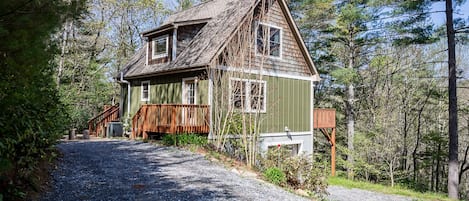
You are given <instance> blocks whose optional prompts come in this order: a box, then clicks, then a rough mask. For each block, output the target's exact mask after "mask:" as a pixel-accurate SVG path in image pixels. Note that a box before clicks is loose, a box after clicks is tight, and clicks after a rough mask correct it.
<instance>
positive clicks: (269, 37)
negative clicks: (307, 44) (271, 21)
mask: <svg viewBox="0 0 469 201" xmlns="http://www.w3.org/2000/svg"><path fill="white" fill-rule="evenodd" d="M256 34H257V38H256V49H257V53H259V54H264V55H269V56H272V57H281V55H282V29H281V28H280V27H275V26H272V25H267V24H263V23H259V25H258V26H257V33H256Z"/></svg>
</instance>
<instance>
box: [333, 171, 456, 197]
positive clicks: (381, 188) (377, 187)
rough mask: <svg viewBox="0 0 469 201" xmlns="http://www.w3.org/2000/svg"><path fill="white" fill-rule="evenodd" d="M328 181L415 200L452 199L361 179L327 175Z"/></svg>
mask: <svg viewBox="0 0 469 201" xmlns="http://www.w3.org/2000/svg"><path fill="white" fill-rule="evenodd" d="M328 183H329V184H330V185H335V186H342V187H346V188H357V189H363V190H369V191H375V192H380V193H385V194H394V195H402V196H407V197H411V198H413V199H416V200H431V201H453V199H450V198H448V196H446V195H445V194H442V193H434V192H426V193H421V192H417V191H414V190H411V189H408V188H405V187H402V186H398V185H396V186H394V187H391V186H385V185H382V184H373V183H368V182H363V181H352V180H348V179H345V178H340V177H329V178H328Z"/></svg>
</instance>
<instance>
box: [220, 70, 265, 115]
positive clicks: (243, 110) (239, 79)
mask: <svg viewBox="0 0 469 201" xmlns="http://www.w3.org/2000/svg"><path fill="white" fill-rule="evenodd" d="M232 81H243V82H248V84H246V100H245V103H244V104H245V108H244V109H235V110H239V111H242V112H247V113H256V112H259V113H266V112H267V81H265V80H251V79H241V78H230V82H229V89H228V90H229V92H230V98H229V99H228V101H229V102H228V103H229V107H232V103H231V102H232V100H231V99H232V96H233V94H231V92H232V91H233V90H232V88H231V85H232V84H231V82H232ZM252 82H257V83H263V84H264V108H263V109H262V110H257V109H256V110H253V109H251V107H246V106H247V105H249V106H250V105H251V94H250V93H247V92H248V91H249V92H250V91H251V90H250V89H251V84H250V83H252Z"/></svg>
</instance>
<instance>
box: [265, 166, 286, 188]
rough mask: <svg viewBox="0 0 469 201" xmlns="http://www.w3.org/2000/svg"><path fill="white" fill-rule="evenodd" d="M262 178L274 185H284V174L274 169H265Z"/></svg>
mask: <svg viewBox="0 0 469 201" xmlns="http://www.w3.org/2000/svg"><path fill="white" fill-rule="evenodd" d="M264 177H265V178H266V179H267V180H268V181H270V182H271V183H273V184H275V185H283V184H284V183H285V173H283V171H282V170H280V169H279V168H276V167H270V168H267V169H266V170H265V171H264Z"/></svg>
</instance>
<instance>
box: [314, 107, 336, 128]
mask: <svg viewBox="0 0 469 201" xmlns="http://www.w3.org/2000/svg"><path fill="white" fill-rule="evenodd" d="M313 111H314V112H313V126H314V128H335V109H323V108H314V110H313Z"/></svg>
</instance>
